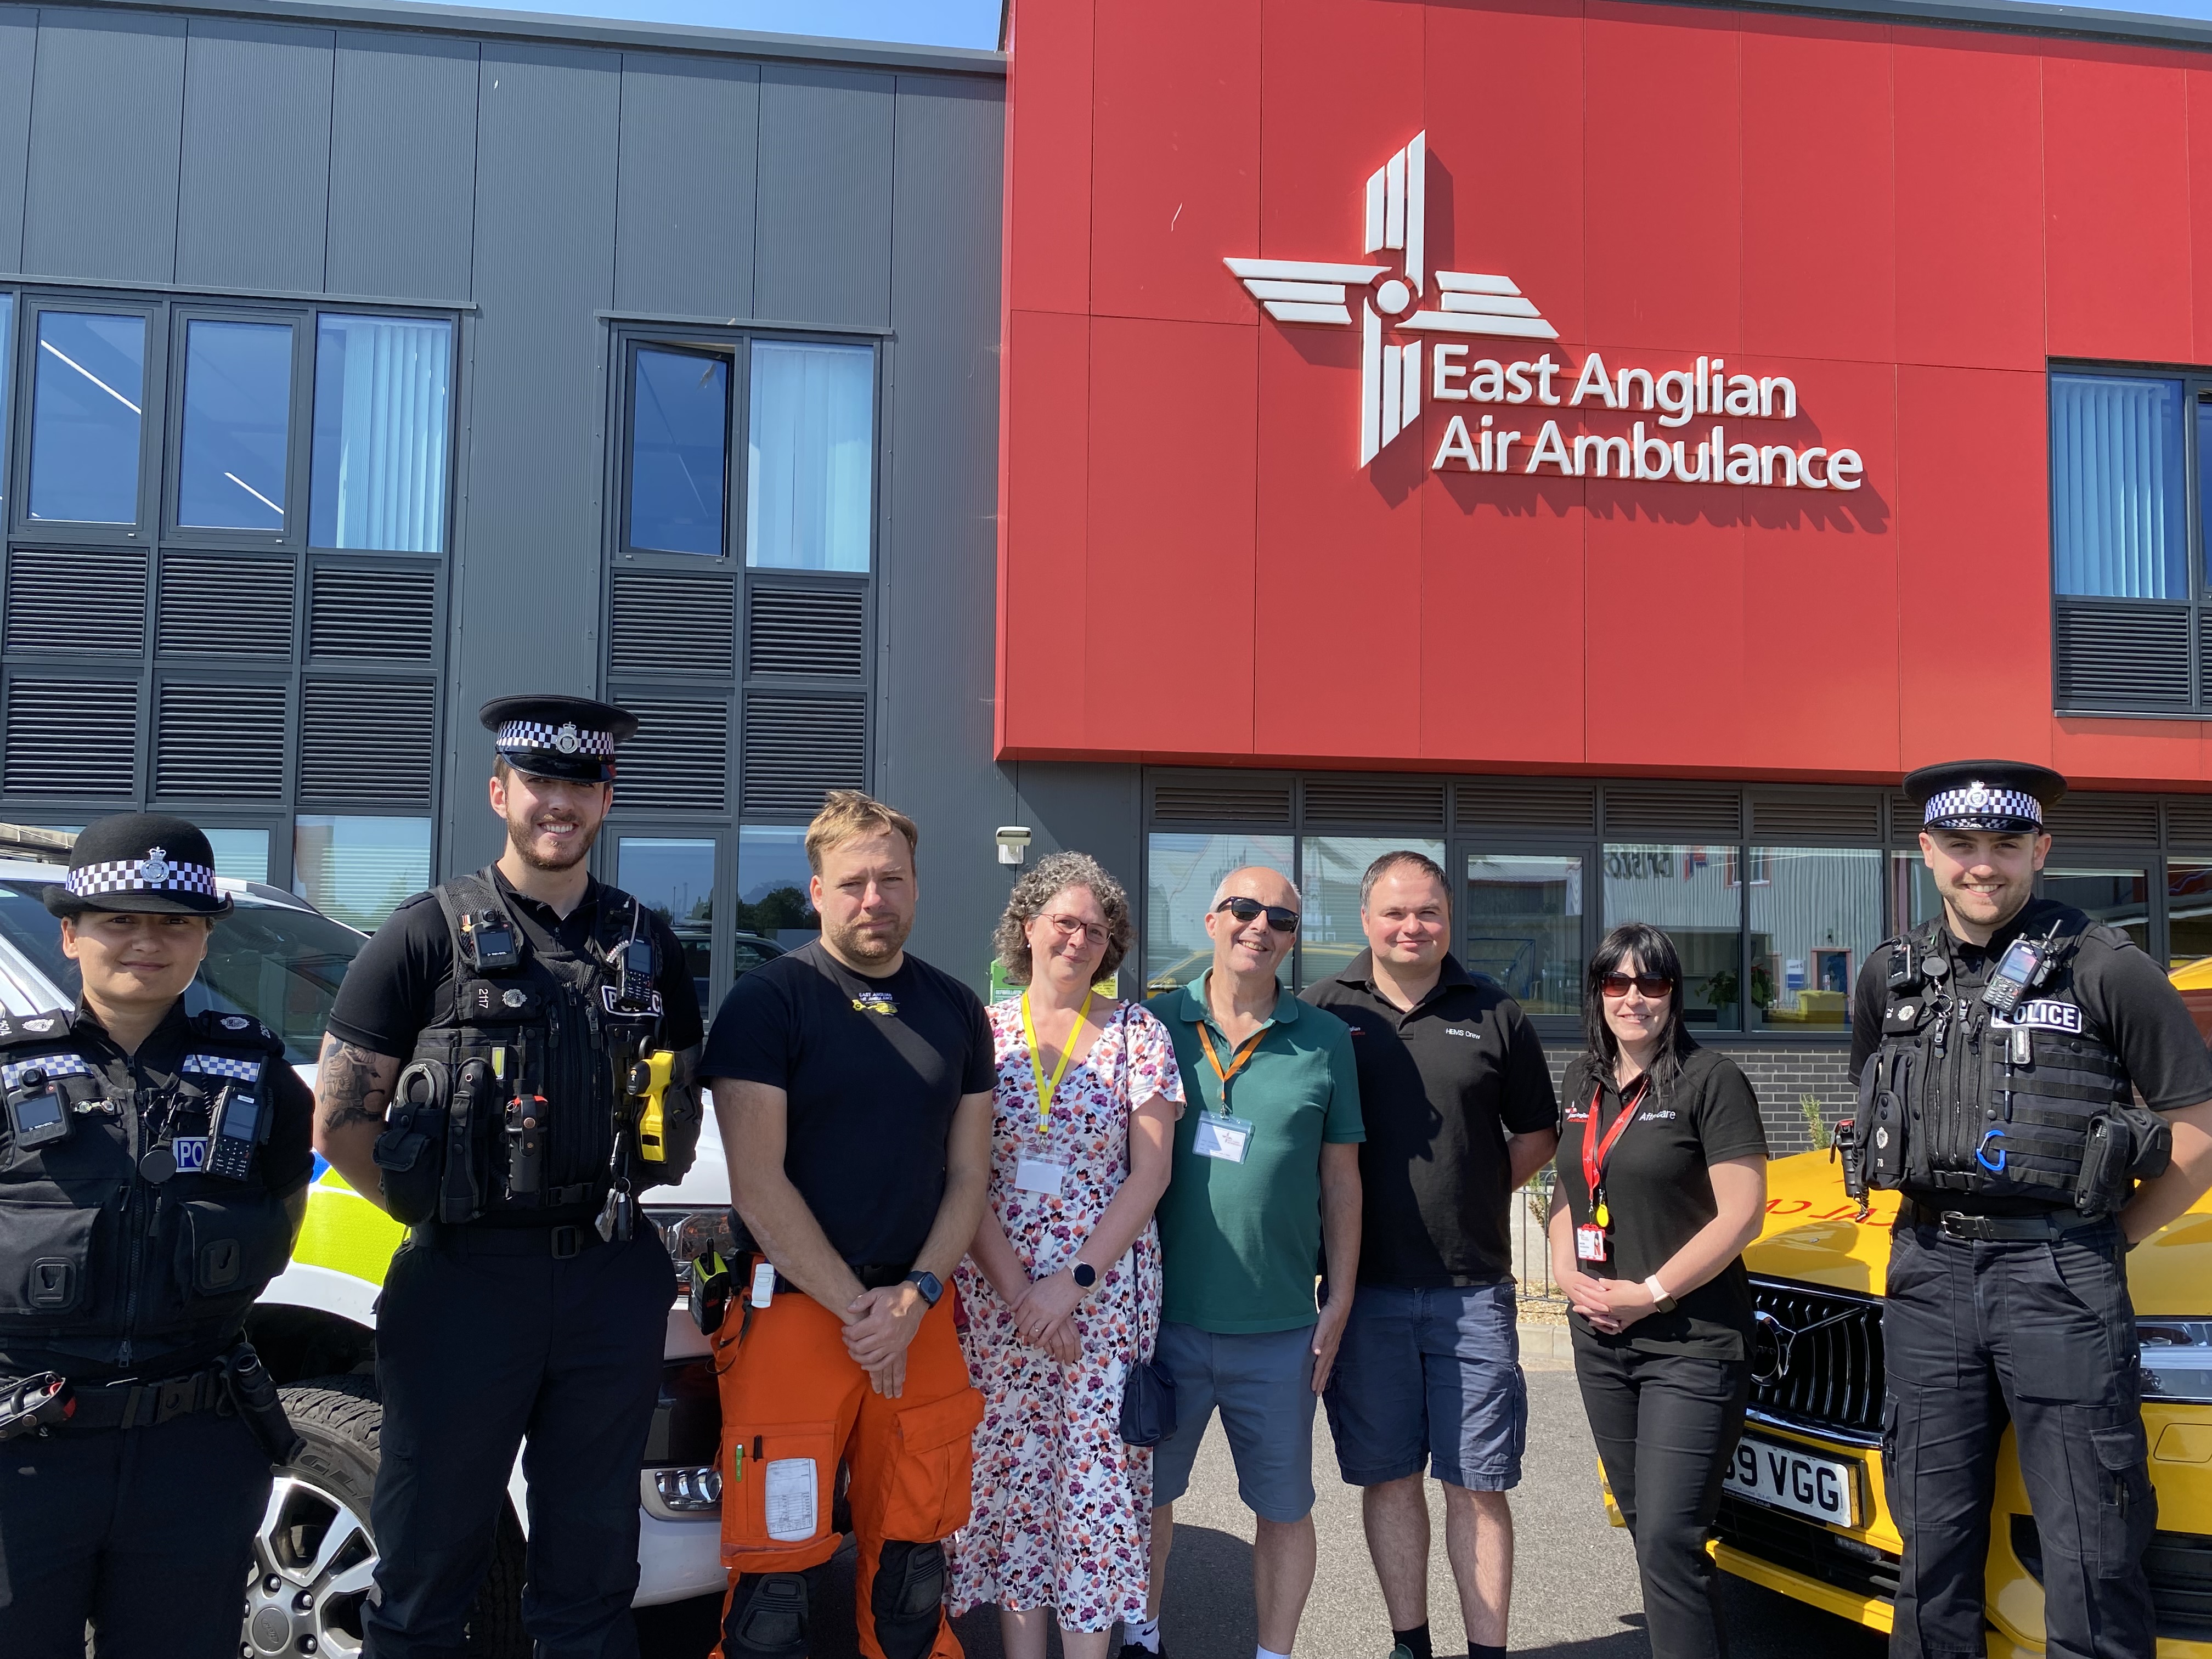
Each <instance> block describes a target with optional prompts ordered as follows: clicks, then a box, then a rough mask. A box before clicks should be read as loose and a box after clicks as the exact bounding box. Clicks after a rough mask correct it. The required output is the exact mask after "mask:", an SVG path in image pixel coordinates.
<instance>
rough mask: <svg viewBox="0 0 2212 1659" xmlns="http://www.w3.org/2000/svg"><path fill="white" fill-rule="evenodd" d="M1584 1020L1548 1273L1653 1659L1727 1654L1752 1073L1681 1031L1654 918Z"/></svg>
mask: <svg viewBox="0 0 2212 1659" xmlns="http://www.w3.org/2000/svg"><path fill="white" fill-rule="evenodd" d="M1583 1033H1584V1037H1585V1041H1586V1043H1587V1049H1586V1052H1584V1053H1583V1054H1580V1055H1578V1056H1577V1057H1576V1059H1574V1060H1571V1061H1570V1062H1569V1064H1568V1066H1567V1069H1566V1076H1565V1079H1564V1082H1565V1086H1564V1088H1563V1089H1562V1091H1561V1093H1560V1119H1561V1121H1560V1125H1559V1131H1560V1133H1559V1183H1558V1185H1557V1187H1556V1188H1554V1189H1553V1201H1552V1216H1551V1245H1552V1273H1553V1277H1554V1278H1555V1279H1558V1281H1559V1286H1560V1288H1561V1289H1562V1290H1563V1291H1565V1293H1566V1297H1567V1300H1568V1302H1569V1304H1571V1308H1570V1311H1569V1314H1568V1319H1567V1322H1568V1324H1569V1325H1570V1326H1571V1328H1572V1331H1573V1335H1574V1347H1575V1372H1576V1375H1577V1378H1578V1379H1579V1381H1580V1382H1581V1383H1582V1391H1583V1409H1584V1410H1585V1411H1586V1412H1587V1413H1589V1425H1590V1433H1591V1435H1592V1436H1593V1437H1595V1439H1596V1441H1597V1449H1598V1455H1599V1456H1600V1457H1601V1459H1602V1460H1603V1461H1604V1463H1605V1476H1606V1482H1607V1485H1608V1486H1611V1487H1612V1489H1613V1502H1614V1503H1615V1504H1619V1505H1620V1512H1621V1515H1622V1516H1623V1517H1624V1518H1625V1519H1626V1521H1627V1522H1628V1530H1629V1533H1630V1535H1631V1536H1632V1537H1633V1538H1634V1540H1635V1541H1636V1565H1637V1571H1638V1575H1639V1576H1640V1577H1641V1578H1642V1580H1643V1586H1644V1621H1645V1626H1646V1629H1647V1630H1648V1632H1650V1638H1651V1652H1652V1656H1653V1659H1718V1656H1720V1655H1721V1654H1723V1652H1725V1651H1726V1644H1725V1642H1724V1640H1723V1637H1722V1634H1721V1628H1720V1607H1719V1605H1718V1603H1717V1601H1716V1599H1715V1595H1714V1590H1715V1583H1714V1571H1713V1565H1712V1562H1711V1558H1709V1557H1708V1556H1707V1555H1706V1553H1705V1536H1706V1534H1707V1533H1708V1532H1710V1531H1711V1528H1712V1524H1713V1516H1714V1515H1715V1514H1716V1512H1717V1510H1719V1508H1720V1497H1721V1477H1722V1474H1723V1470H1724V1469H1725V1468H1726V1467H1727V1462H1728V1460H1729V1456H1730V1455H1732V1454H1733V1453H1734V1451H1735V1443H1736V1437H1737V1434H1738V1433H1739V1431H1741V1429H1742V1427H1743V1408H1744V1401H1745V1400H1746V1398H1747V1396H1748V1395H1749V1394H1750V1391H1751V1364H1750V1358H1749V1356H1750V1349H1751V1330H1752V1323H1751V1313H1752V1309H1751V1281H1750V1280H1749V1279H1748V1278H1747V1276H1746V1274H1745V1273H1744V1267H1743V1259H1742V1255H1741V1251H1742V1249H1743V1247H1744V1246H1745V1245H1746V1244H1747V1243H1750V1242H1751V1241H1752V1240H1753V1239H1754V1238H1756V1237H1758V1236H1759V1225H1760V1223H1761V1220H1762V1219H1763V1218H1764V1215H1765V1208H1766V1135H1765V1131H1764V1129H1763V1128H1762V1127H1760V1124H1759V1101H1758V1097H1756V1096H1754V1095H1753V1093H1752V1090H1751V1085H1750V1083H1749V1082H1748V1081H1747V1079H1745V1077H1744V1074H1743V1073H1741V1071H1739V1070H1738V1069H1737V1068H1736V1066H1735V1062H1734V1061H1732V1060H1729V1059H1728V1058H1727V1057H1726V1056H1725V1055H1723V1054H1717V1053H1715V1052H1714V1051H1713V1050H1711V1049H1710V1048H1699V1046H1698V1045H1697V1043H1696V1042H1693V1041H1692V1039H1691V1036H1690V1034H1689V1032H1688V1031H1687V1030H1685V1029H1684V1028H1683V1024H1682V966H1681V960H1680V957H1678V956H1677V955H1676V954H1675V951H1674V941H1673V940H1671V939H1668V937H1667V935H1666V934H1664V933H1661V932H1660V931H1659V930H1658V929H1657V928H1656V927H1649V926H1646V925H1645V924H1644V923H1642V922H1630V923H1627V924H1626V925H1625V926H1622V927H1616V928H1614V929H1613V931H1612V932H1611V933H1607V935H1606V936H1605V940H1604V942H1603V943H1602V944H1601V945H1599V946H1598V948H1597V953H1596V954H1595V956H1593V957H1591V958H1590V963H1589V974H1588V975H1587V977H1586V980H1585V983H1584V987H1583ZM1593 1188H1595V1201H1593V1197H1592V1193H1593Z"/></svg>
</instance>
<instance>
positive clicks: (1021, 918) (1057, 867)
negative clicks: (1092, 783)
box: [991, 853, 1137, 985]
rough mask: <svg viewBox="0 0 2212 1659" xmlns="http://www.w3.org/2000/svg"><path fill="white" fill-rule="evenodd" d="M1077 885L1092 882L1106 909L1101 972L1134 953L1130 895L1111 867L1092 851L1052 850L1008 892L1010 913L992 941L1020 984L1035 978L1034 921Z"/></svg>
mask: <svg viewBox="0 0 2212 1659" xmlns="http://www.w3.org/2000/svg"><path fill="white" fill-rule="evenodd" d="M1071 887H1087V888H1089V889H1090V890H1091V897H1092V898H1094V899H1096V900H1097V901H1098V908H1100V909H1101V910H1103V911H1104V912H1105V913H1106V954H1105V955H1104V956H1103V957H1101V958H1099V962H1098V977H1099V978H1100V979H1107V978H1110V977H1111V976H1112V975H1113V973H1114V970H1115V969H1117V968H1119V967H1120V966H1121V958H1122V957H1126V956H1127V955H1128V954H1129V945H1130V943H1131V941H1132V940H1133V939H1135V938H1136V936H1137V927H1136V923H1135V922H1134V921H1133V920H1132V919H1131V917H1130V915H1129V896H1128V894H1127V893H1126V892H1124V891H1123V890H1122V889H1121V883H1120V882H1118V881H1116V880H1115V879H1114V878H1113V877H1111V876H1109V875H1108V874H1107V873H1106V866H1104V865H1103V864H1101V863H1099V862H1098V860H1097V859H1094V858H1092V857H1091V854H1088V853H1048V854H1046V855H1045V856H1044V857H1042V858H1041V859H1039V860H1037V861H1036V863H1035V864H1034V865H1032V866H1030V868H1028V869H1026V870H1024V871H1023V872H1022V873H1021V875H1020V876H1019V877H1018V878H1016V880H1015V882H1014V890H1013V891H1012V892H1011V893H1009V894H1007V895H1006V914H1005V915H1001V916H1000V918H999V926H998V930H997V931H996V932H995V933H993V934H992V935H991V945H992V948H993V949H994V950H995V951H997V952H998V953H999V960H1000V962H1001V963H1004V964H1005V965H1006V978H1007V980H1008V981H1010V982H1012V984H1015V985H1026V984H1028V983H1029V982H1030V938H1029V927H1030V923H1031V922H1032V921H1036V919H1037V917H1038V916H1039V915H1042V913H1043V910H1044V907H1045V906H1046V905H1048V904H1049V903H1051V902H1052V901H1053V900H1054V898H1056V897H1058V896H1060V894H1062V893H1064V892H1066V890H1068V889H1069V888H1071Z"/></svg>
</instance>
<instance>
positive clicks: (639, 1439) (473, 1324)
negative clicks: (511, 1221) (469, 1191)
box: [362, 1221, 676, 1659]
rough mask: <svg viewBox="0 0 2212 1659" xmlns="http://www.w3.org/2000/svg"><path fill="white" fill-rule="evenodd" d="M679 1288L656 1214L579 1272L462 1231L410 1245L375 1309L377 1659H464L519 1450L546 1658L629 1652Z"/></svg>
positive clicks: (579, 1262) (535, 1612)
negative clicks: (650, 1443) (659, 1402)
mask: <svg viewBox="0 0 2212 1659" xmlns="http://www.w3.org/2000/svg"><path fill="white" fill-rule="evenodd" d="M533 1236H534V1237H541V1238H542V1237H544V1235H543V1234H542V1233H534V1234H533ZM489 1243H490V1241H486V1244H487V1246H488V1245H489ZM675 1287H676V1277H675V1269H674V1267H672V1266H671V1264H670V1262H669V1260H668V1252H667V1251H666V1250H665V1249H663V1248H662V1247H661V1243H660V1238H659V1234H658V1233H657V1232H656V1231H654V1230H653V1228H651V1227H650V1226H647V1225H645V1224H644V1223H643V1222H642V1221H641V1222H640V1223H639V1225H638V1232H637V1237H635V1238H634V1239H632V1240H630V1241H629V1243H623V1244H601V1243H599V1242H598V1240H597V1239H596V1238H594V1239H593V1240H592V1247H591V1248H589V1249H584V1250H582V1251H580V1253H579V1254H577V1255H574V1256H572V1257H570V1258H568V1259H567V1260H565V1261H556V1260H555V1259H554V1258H553V1256H552V1255H551V1254H550V1251H548V1252H545V1253H541V1254H536V1255H506V1254H495V1253H493V1252H492V1251H491V1250H490V1249H489V1248H478V1249H471V1238H470V1235H469V1232H468V1230H466V1229H463V1230H460V1231H459V1234H458V1237H455V1238H454V1239H453V1242H451V1243H441V1244H439V1245H436V1246H430V1245H423V1244H418V1243H412V1242H410V1243H407V1244H404V1245H403V1246H401V1248H400V1249H399V1252H398V1255H394V1256H393V1257H392V1267H391V1270H390V1272H389V1273H386V1276H385V1281H384V1300H383V1304H382V1306H381V1308H380V1311H379V1313H378V1316H377V1328H376V1344H377V1354H376V1378H377V1386H378V1389H379V1392H380V1394H381V1395H383V1398H384V1429H383V1438H382V1459H381V1462H380V1466H379V1468H378V1470H377V1476H376V1496H375V1499H374V1503H373V1504H372V1505H371V1509H370V1528H371V1530H372V1531H373V1532H374V1534H375V1537H376V1545H377V1551H378V1554H379V1557H380V1559H379V1561H378V1564H377V1568H376V1589H375V1592H374V1595H372V1596H371V1598H370V1602H369V1605H368V1606H367V1607H364V1608H363V1610H362V1630H363V1633H364V1635H365V1636H366V1638H367V1649H366V1650H367V1652H368V1656H369V1659H459V1655H460V1654H461V1653H462V1650H463V1649H462V1640H461V1638H462V1632H463V1627H464V1626H465V1621H466V1620H467V1618H468V1613H469V1607H470V1604H471V1602H472V1601H474V1600H475V1597H476V1594H477V1587H478V1586H479V1585H480V1584H481V1583H483V1576H484V1571H485V1569H486V1568H487V1566H488V1565H489V1563H490V1559H491V1550H492V1544H493V1540H494V1537H495V1528H496V1526H497V1524H498V1518H499V1512H500V1505H501V1504H502V1503H503V1502H504V1501H505V1500H506V1497H507V1477H508V1474H510V1472H511V1471H512V1470H513V1467H514V1455H515V1449H516V1448H517V1447H518V1446H520V1447H522V1448H523V1451H522V1470H523V1475H524V1478H525V1479H526V1480H527V1481H528V1483H529V1487H530V1553H529V1567H528V1582H527V1585H526V1588H525V1589H524V1591H523V1596H522V1614H523V1623H524V1624H525V1625H526V1626H527V1628H528V1630H529V1632H530V1634H531V1636H532V1638H534V1640H535V1642H536V1644H537V1653H538V1659H634V1656H635V1654H636V1652H637V1637H636V1633H635V1630H634V1629H633V1628H632V1626H631V1623H630V1616H629V1604H630V1598H631V1597H632V1596H633V1595H635V1594H636V1593H637V1534H638V1468H639V1465H640V1463H641V1461H642V1459H643V1457H644V1455H645V1437H646V1434H647V1431H648V1430H649V1429H650V1428H651V1426H652V1422H653V1402H654V1401H655V1400H656V1399H657V1398H658V1397H659V1378H660V1361H661V1353H662V1349H663V1345H664V1343H665V1340H666V1334H667V1327H668V1310H669V1308H670V1306H671V1304H672V1302H673V1301H674V1298H675Z"/></svg>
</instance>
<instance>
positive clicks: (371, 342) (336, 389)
mask: <svg viewBox="0 0 2212 1659" xmlns="http://www.w3.org/2000/svg"><path fill="white" fill-rule="evenodd" d="M452 374H453V325H452V324H450V323H447V322H441V321H434V320H425V319H421V318H413V317H355V316H345V315H340V314H337V313H330V312H325V313H323V314H322V316H321V317H320V319H319V325H318V327H317V330H316V337H315V438H314V453H313V474H314V476H313V482H312V483H311V484H310V486H309V495H308V512H309V520H310V522H309V530H310V539H311V540H312V542H313V544H314V545H315V546H317V547H344V548H364V549H374V550H379V551H383V552H392V553H442V552H444V551H445V549H446V475H447V448H448V446H449V442H450V437H451V433H450V427H451V416H450V414H449V412H448V410H447V402H448V397H449V392H450V385H451V380H452Z"/></svg>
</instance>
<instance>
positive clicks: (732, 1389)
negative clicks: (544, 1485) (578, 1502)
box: [714, 1291, 983, 1659]
mask: <svg viewBox="0 0 2212 1659" xmlns="http://www.w3.org/2000/svg"><path fill="white" fill-rule="evenodd" d="M748 1311H749V1310H747V1309H746V1308H745V1306H744V1304H742V1302H739V1301H732V1303H731V1304H730V1310H729V1313H728V1315H727V1316H726V1317H725V1319H724V1320H723V1322H722V1326H721V1328H720V1330H719V1331H718V1332H716V1333H715V1335H714V1370H715V1375H716V1377H717V1379H718V1383H719V1388H720V1395H721V1402H722V1445H721V1468H722V1565H724V1566H726V1567H727V1568H729V1569H730V1571H731V1583H730V1591H729V1595H728V1596H726V1597H725V1599H724V1602H723V1618H724V1620H725V1622H726V1621H727V1620H728V1617H729V1614H730V1611H731V1607H730V1601H731V1599H732V1598H734V1597H735V1595H736V1594H737V1575H738V1574H739V1573H757V1572H799V1571H805V1569H806V1568H808V1567H811V1566H817V1565H820V1564H821V1563H822V1562H824V1561H827V1560H828V1559H829V1558H830V1557H831V1556H832V1555H833V1554H835V1553H836V1549H837V1545H838V1541H839V1534H837V1533H836V1531H835V1530H834V1529H833V1528H832V1527H831V1525H830V1507H831V1504H832V1502H833V1501H834V1499H835V1498H836V1490H837V1468H838V1465H839V1463H840V1462H842V1463H844V1464H845V1465H846V1466H847V1468H848V1469H849V1470H850V1474H851V1483H850V1486H848V1490H847V1497H848V1499H849V1501H850V1503H851V1504H852V1510H853V1534H854V1538H855V1540H856V1541H858V1543H859V1545H860V1582H859V1584H858V1585H857V1586H856V1589H855V1594H854V1609H855V1614H856V1617H857V1619H858V1621H859V1625H860V1651H861V1652H862V1653H863V1654H865V1655H866V1656H867V1659H885V1656H884V1650H883V1646H882V1644H880V1643H878V1641H877V1639H876V1630H875V1613H874V1601H873V1600H872V1590H873V1589H874V1585H875V1578H876V1569H877V1566H878V1563H880V1561H881V1560H882V1559H883V1553H884V1542H885V1541H886V1540H899V1541H906V1542H909V1543H917V1544H921V1543H934V1542H936V1541H939V1540H941V1539H945V1538H948V1537H950V1536H951V1534H953V1533H955V1532H957V1531H958V1530H959V1529H960V1528H962V1527H963V1526H965V1525H966V1524H967V1522H968V1508H969V1486H970V1482H971V1480H973V1478H974V1474H975V1447H974V1435H975V1425H977V1424H978V1423H980V1422H981V1421H982V1419H983V1397H982V1395H980V1394H978V1393H976V1392H975V1389H973V1388H972V1387H970V1386H969V1382H968V1364H967V1361H966V1360H965V1359H964V1358H963V1357H962V1355H961V1352H960V1340H959V1338H958V1337H957V1335H956V1334H955V1333H954V1331H953V1328H952V1308H951V1303H950V1301H949V1300H948V1301H947V1302H946V1303H945V1304H944V1305H941V1306H939V1307H935V1308H933V1309H931V1310H929V1311H928V1312H927V1314H925V1315H924V1316H923V1317H922V1322H921V1329H920V1330H918V1331H917V1332H915V1338H914V1340H913V1342H912V1343H911V1344H910V1345H909V1346H908V1348H907V1351H906V1386H905V1389H904V1391H903V1392H902V1394H901V1395H900V1396H899V1398H897V1399H896V1400H886V1399H884V1397H883V1396H882V1395H878V1393H877V1392H876V1391H875V1389H873V1388H872V1387H871V1386H870V1385H869V1383H868V1374H867V1373H866V1371H864V1370H861V1369H860V1366H859V1365H858V1364H855V1363H854V1360H853V1358H852V1356H851V1355H850V1354H848V1353H847V1352H846V1351H845V1338H844V1327H843V1325H842V1323H841V1322H839V1320H838V1318H837V1316H836V1315H835V1314H832V1313H831V1312H829V1310H827V1309H826V1308H824V1307H823V1306H822V1304H820V1303H818V1302H817V1301H815V1300H814V1299H813V1297H809V1296H804V1295H800V1294H799V1293H798V1292H795V1291H786V1292H784V1293H783V1294H782V1295H780V1296H778V1297H775V1300H774V1301H773V1302H771V1303H770V1304H769V1305H768V1306H767V1307H765V1308H755V1309H751V1310H750V1314H751V1318H750V1321H748V1320H747V1319H746V1318H745V1315H746V1313H747V1312H748ZM714 1651H715V1659H721V1656H722V1649H721V1647H720V1646H719V1645H718V1646H717V1647H716V1649H715V1650H714ZM929 1659H962V1655H961V1649H960V1643H959V1641H958V1639H957V1638H955V1637H954V1635H953V1634H952V1626H951V1623H950V1622H949V1621H948V1620H946V1619H945V1615H944V1613H942V1612H941V1611H940V1612H939V1614H938V1627H937V1639H936V1642H935V1644H933V1646H932V1647H931V1649H930V1650H929Z"/></svg>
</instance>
